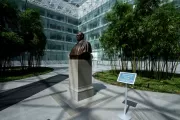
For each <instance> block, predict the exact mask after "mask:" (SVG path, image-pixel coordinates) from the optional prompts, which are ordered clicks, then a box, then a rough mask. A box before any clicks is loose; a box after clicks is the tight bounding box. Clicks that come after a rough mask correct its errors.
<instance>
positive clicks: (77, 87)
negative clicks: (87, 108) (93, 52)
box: [69, 59, 94, 101]
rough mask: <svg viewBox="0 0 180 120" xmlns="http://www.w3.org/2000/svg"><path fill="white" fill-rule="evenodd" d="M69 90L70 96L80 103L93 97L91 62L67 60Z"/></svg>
mask: <svg viewBox="0 0 180 120" xmlns="http://www.w3.org/2000/svg"><path fill="white" fill-rule="evenodd" d="M69 79H70V80H69V89H70V92H71V96H72V98H73V99H75V100H76V101H80V100H83V99H86V98H89V97H92V96H93V95H94V90H93V86H92V60H83V59H70V60H69Z"/></svg>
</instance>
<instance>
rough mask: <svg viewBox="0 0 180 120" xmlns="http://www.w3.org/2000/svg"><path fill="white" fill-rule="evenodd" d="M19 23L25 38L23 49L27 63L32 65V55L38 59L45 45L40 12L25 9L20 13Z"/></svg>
mask: <svg viewBox="0 0 180 120" xmlns="http://www.w3.org/2000/svg"><path fill="white" fill-rule="evenodd" d="M20 25H21V32H22V34H23V36H24V40H25V50H26V51H27V52H28V64H29V67H32V65H33V61H34V57H35V58H36V60H37V62H38V61H40V58H41V56H43V53H44V49H45V45H46V37H45V35H44V33H43V26H42V24H41V19H40V14H39V13H38V12H37V11H35V10H32V9H27V10H25V11H24V12H22V13H21V14H20ZM38 63H39V62H38Z"/></svg>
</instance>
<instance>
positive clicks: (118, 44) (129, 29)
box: [100, 0, 180, 79]
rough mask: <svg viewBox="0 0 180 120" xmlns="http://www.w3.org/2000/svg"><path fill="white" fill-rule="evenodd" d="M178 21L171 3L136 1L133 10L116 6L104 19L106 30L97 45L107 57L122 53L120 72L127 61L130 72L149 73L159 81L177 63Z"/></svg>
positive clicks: (179, 13)
mask: <svg viewBox="0 0 180 120" xmlns="http://www.w3.org/2000/svg"><path fill="white" fill-rule="evenodd" d="M179 18H180V12H179V11H178V10H177V9H176V8H175V6H174V5H173V4H172V3H166V4H162V3H160V1H159V0H149V1H147V0H138V1H137V2H136V7H135V8H134V9H133V6H132V5H130V4H127V3H120V2H117V3H116V4H115V5H114V7H113V8H112V10H111V11H110V12H109V13H107V15H106V19H107V21H109V26H108V29H107V30H106V31H105V32H104V33H103V35H102V37H101V38H100V42H101V45H102V47H103V48H104V50H105V52H106V53H107V54H109V55H111V56H114V53H121V59H122V62H121V65H122V69H123V66H124V65H123V63H124V62H123V61H127V59H129V60H131V67H132V72H136V70H139V71H140V70H144V69H146V70H151V72H152V74H151V75H152V76H153V77H155V78H157V79H161V76H162V75H161V73H163V72H165V69H164V68H166V77H167V76H168V74H167V73H168V70H169V68H171V70H172V71H173V72H174V70H175V69H176V67H175V66H176V65H177V61H178V59H179V57H177V54H179V52H180V51H179V49H180V46H179V38H180V34H179V31H180V26H179V22H180V21H179ZM143 60H144V68H143V66H142V61H143ZM147 60H149V62H146V61H147ZM169 60H171V63H172V65H171V67H170V66H169V64H168V61H169ZM161 61H162V62H161ZM123 70H124V69H123Z"/></svg>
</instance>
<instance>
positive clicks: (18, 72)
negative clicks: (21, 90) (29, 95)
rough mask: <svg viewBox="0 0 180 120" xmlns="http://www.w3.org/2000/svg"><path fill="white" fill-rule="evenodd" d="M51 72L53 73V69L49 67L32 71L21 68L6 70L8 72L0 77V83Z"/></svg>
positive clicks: (36, 68)
mask: <svg viewBox="0 0 180 120" xmlns="http://www.w3.org/2000/svg"><path fill="white" fill-rule="evenodd" d="M51 71H53V68H48V67H35V68H30V69H28V68H25V69H24V70H22V69H21V67H11V68H6V72H3V73H2V75H0V82H8V81H13V80H19V79H24V78H28V77H33V76H37V75H42V74H46V73H48V72H51Z"/></svg>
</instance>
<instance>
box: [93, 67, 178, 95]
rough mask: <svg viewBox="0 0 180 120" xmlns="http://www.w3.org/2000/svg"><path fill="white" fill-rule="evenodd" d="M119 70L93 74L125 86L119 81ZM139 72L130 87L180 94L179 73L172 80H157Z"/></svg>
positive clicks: (107, 81)
mask: <svg viewBox="0 0 180 120" xmlns="http://www.w3.org/2000/svg"><path fill="white" fill-rule="evenodd" d="M119 72H120V71H119V70H117V71H116V72H112V71H104V72H97V73H95V74H94V75H93V76H94V77H95V78H96V79H98V80H101V81H103V82H106V83H109V84H112V85H118V86H123V87H124V86H125V85H124V84H123V83H119V82H117V78H118V74H119ZM144 74H146V75H151V74H150V73H149V72H147V71H146V72H144ZM144 74H143V75H141V74H139V73H138V75H137V78H136V82H135V84H134V85H128V87H129V88H134V89H139V90H147V91H154V92H165V93H174V94H180V76H179V75H177V77H175V78H174V79H173V80H172V81H169V80H168V79H166V80H161V81H159V80H157V79H152V78H149V77H146V76H144Z"/></svg>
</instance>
